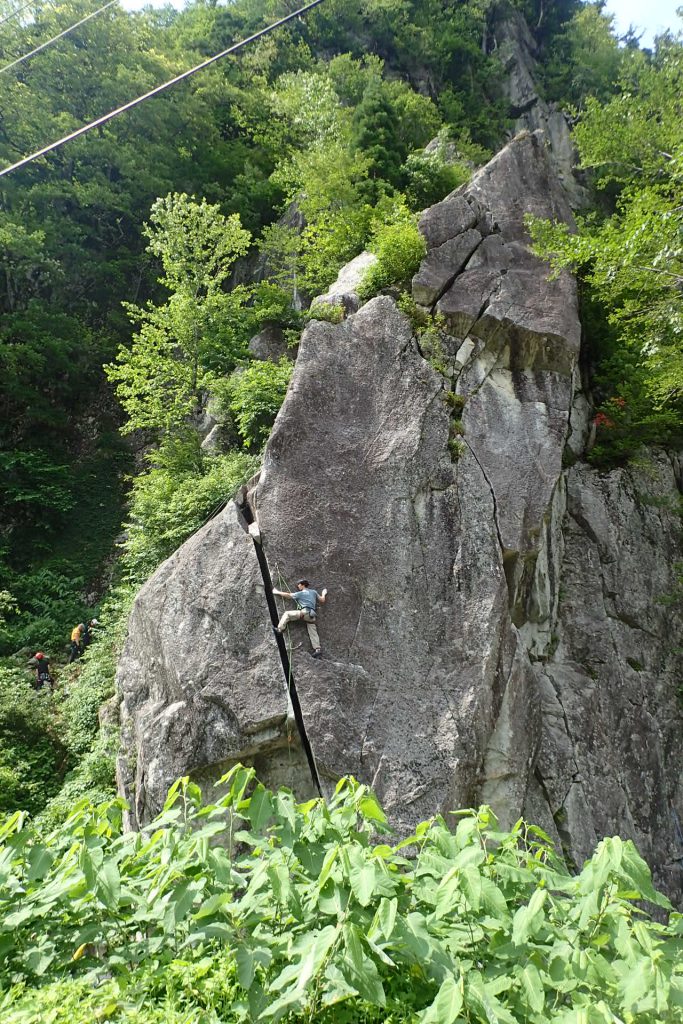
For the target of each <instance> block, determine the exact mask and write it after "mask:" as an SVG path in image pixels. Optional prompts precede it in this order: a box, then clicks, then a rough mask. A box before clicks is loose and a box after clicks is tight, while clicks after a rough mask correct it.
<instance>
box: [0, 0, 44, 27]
mask: <svg viewBox="0 0 683 1024" xmlns="http://www.w3.org/2000/svg"><path fill="white" fill-rule="evenodd" d="M35 6H36V0H29V2H28V3H27V4H24V6H23V7H19V8H17V10H16V11H12V12H11V14H7V15H5V17H4V18H2V19H1V20H0V25H4V24H5V22H6V21H10V19H11V18H18V17H19V15H20V14H23V13H24V11H27V10H28V9H29V7H35Z"/></svg>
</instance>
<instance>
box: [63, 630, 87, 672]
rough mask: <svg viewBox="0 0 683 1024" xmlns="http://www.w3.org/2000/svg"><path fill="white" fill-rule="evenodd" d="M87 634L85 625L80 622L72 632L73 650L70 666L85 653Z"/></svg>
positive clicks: (71, 651)
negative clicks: (84, 645) (84, 636)
mask: <svg viewBox="0 0 683 1024" xmlns="http://www.w3.org/2000/svg"><path fill="white" fill-rule="evenodd" d="M84 633H85V623H84V622H79V623H78V625H77V626H74V628H73V629H72V630H71V650H70V651H69V660H68V662H67V664H68V665H70V664H71V662H72V661H75V660H76V658H78V657H80V655H81V654H82V653H83V634H84Z"/></svg>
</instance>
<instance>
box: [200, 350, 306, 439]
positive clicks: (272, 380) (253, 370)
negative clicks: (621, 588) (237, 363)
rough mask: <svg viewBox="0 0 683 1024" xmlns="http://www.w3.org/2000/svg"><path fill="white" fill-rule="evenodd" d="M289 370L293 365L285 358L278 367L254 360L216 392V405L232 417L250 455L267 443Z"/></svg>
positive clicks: (290, 374) (290, 370) (268, 362)
mask: <svg viewBox="0 0 683 1024" xmlns="http://www.w3.org/2000/svg"><path fill="white" fill-rule="evenodd" d="M293 370H294V364H293V363H292V362H290V360H289V359H287V358H286V357H285V356H283V357H282V359H280V361H279V362H278V363H272V362H270V361H269V360H258V359H255V360H254V361H253V362H251V363H249V364H248V366H245V367H244V368H242V369H239V370H236V371H235V372H234V373H233V375H232V376H231V377H230V379H229V380H228V381H226V382H225V383H223V384H221V385H219V387H218V388H217V389H216V396H217V398H218V401H219V403H220V404H221V405H222V406H223V408H224V409H225V410H226V411H229V412H230V414H231V415H232V416H233V417H234V420H235V424H236V426H237V430H238V433H239V435H240V437H241V438H242V441H243V442H244V445H245V447H246V448H247V449H249V450H250V451H255V452H257V451H260V450H261V449H262V448H263V445H264V444H265V443H266V441H267V440H268V435H269V433H270V430H271V427H272V426H273V423H274V422H275V417H276V416H277V414H278V410H279V408H280V406H281V405H282V403H283V402H284V400H285V395H286V394H287V388H288V387H289V382H290V380H291V377H292V372H293Z"/></svg>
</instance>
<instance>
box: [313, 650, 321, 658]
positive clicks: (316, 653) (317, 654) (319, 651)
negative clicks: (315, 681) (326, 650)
mask: <svg viewBox="0 0 683 1024" xmlns="http://www.w3.org/2000/svg"><path fill="white" fill-rule="evenodd" d="M322 656H323V652H322V651H321V650H320V648H318V650H317V651H311V657H312V658H322Z"/></svg>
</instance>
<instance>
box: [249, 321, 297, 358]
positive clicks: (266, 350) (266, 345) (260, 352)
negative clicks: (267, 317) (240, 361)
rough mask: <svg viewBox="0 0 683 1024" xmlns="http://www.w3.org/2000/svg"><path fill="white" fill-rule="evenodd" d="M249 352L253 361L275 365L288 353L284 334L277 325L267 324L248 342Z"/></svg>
mask: <svg viewBox="0 0 683 1024" xmlns="http://www.w3.org/2000/svg"><path fill="white" fill-rule="evenodd" d="M248 347H249V352H250V353H251V355H252V356H253V357H254V359H261V360H263V361H264V362H265V361H266V360H268V359H269V360H270V361H271V362H272V363H277V362H278V361H279V360H280V359H281V358H282V357H283V356H286V355H287V353H288V349H287V340H286V338H285V332H284V331H283V330H282V328H281V327H279V326H278V325H277V324H267V325H266V326H265V327H264V328H263V330H261V331H259V333H258V334H255V335H254V337H253V338H252V339H251V340H250V342H249V346H248Z"/></svg>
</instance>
